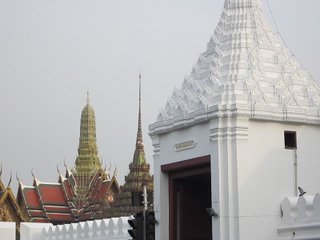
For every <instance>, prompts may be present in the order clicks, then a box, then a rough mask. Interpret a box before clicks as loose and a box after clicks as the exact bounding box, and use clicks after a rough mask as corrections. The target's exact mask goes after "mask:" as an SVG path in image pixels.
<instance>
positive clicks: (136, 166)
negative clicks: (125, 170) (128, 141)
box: [124, 73, 153, 192]
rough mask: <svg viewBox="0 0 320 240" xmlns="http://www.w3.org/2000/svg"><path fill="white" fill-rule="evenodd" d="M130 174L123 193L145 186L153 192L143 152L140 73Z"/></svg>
mask: <svg viewBox="0 0 320 240" xmlns="http://www.w3.org/2000/svg"><path fill="white" fill-rule="evenodd" d="M129 169H130V173H129V174H128V175H127V176H126V177H125V180H126V183H125V184H124V190H125V191H132V192H138V191H141V190H142V185H143V184H145V185H147V187H148V190H150V191H151V190H153V178H152V177H151V176H150V165H149V164H147V161H146V155H145V152H144V145H143V137H142V121H141V73H140V74H139V112H138V131H137V139H136V147H135V151H134V155H133V161H132V163H131V164H130V166H129Z"/></svg>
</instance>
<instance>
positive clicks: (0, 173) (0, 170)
mask: <svg viewBox="0 0 320 240" xmlns="http://www.w3.org/2000/svg"><path fill="white" fill-rule="evenodd" d="M0 166H1V167H0V177H1V175H2V163H1V165H0Z"/></svg>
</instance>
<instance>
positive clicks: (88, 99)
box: [87, 91, 90, 105]
mask: <svg viewBox="0 0 320 240" xmlns="http://www.w3.org/2000/svg"><path fill="white" fill-rule="evenodd" d="M87 104H88V105H89V104H90V97H89V91H87Z"/></svg>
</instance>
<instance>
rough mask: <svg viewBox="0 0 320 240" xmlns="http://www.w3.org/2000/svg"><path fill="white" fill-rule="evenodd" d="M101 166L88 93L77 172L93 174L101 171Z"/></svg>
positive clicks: (83, 115)
mask: <svg viewBox="0 0 320 240" xmlns="http://www.w3.org/2000/svg"><path fill="white" fill-rule="evenodd" d="M100 165H101V164H100V160H99V157H98V148H97V139H96V122H95V114H94V110H93V108H92V107H91V105H90V103H89V92H87V105H86V106H85V107H84V108H83V110H82V113H81V122H80V138H79V147H78V157H77V159H76V171H77V172H86V173H92V172H93V171H96V170H98V169H100Z"/></svg>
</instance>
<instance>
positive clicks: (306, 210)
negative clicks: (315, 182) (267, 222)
mask: <svg viewBox="0 0 320 240" xmlns="http://www.w3.org/2000/svg"><path fill="white" fill-rule="evenodd" d="M281 211H282V219H281V224H280V226H279V227H278V233H279V239H320V194H316V195H313V196H310V195H305V196H302V197H290V198H285V199H283V200H282V202H281Z"/></svg>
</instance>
